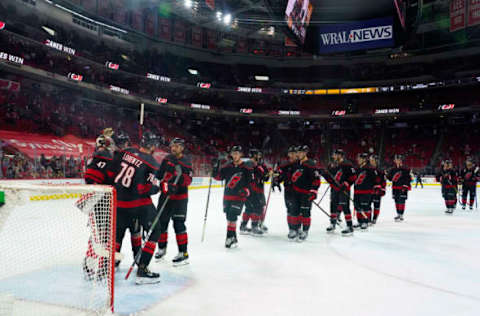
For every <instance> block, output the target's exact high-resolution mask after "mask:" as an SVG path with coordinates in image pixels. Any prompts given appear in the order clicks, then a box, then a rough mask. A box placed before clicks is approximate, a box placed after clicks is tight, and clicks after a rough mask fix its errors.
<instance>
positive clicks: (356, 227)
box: [353, 223, 362, 230]
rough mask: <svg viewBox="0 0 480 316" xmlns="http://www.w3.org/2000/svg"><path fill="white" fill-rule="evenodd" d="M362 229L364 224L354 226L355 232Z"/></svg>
mask: <svg viewBox="0 0 480 316" xmlns="http://www.w3.org/2000/svg"><path fill="white" fill-rule="evenodd" d="M361 227H362V224H360V223H356V224H354V225H353V229H354V230H359V229H360V228H361Z"/></svg>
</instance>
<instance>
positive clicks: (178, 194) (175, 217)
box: [155, 138, 193, 266]
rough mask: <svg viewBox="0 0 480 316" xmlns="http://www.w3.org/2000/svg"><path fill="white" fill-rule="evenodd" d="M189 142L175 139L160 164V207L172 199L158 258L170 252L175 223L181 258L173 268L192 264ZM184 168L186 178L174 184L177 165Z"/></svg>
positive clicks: (163, 221) (162, 222) (162, 220)
mask: <svg viewBox="0 0 480 316" xmlns="http://www.w3.org/2000/svg"><path fill="white" fill-rule="evenodd" d="M184 150H185V141H184V140H183V139H181V138H174V139H173V140H172V141H171V142H170V151H171V154H170V155H168V156H166V157H165V158H164V159H163V161H162V164H161V165H160V169H159V172H158V173H157V178H158V179H160V181H161V182H160V188H161V190H162V194H161V195H160V198H159V201H158V207H160V206H161V205H163V202H164V201H165V199H166V197H167V196H170V198H169V200H168V202H167V204H166V205H165V209H164V210H163V213H162V216H161V217H160V223H159V224H160V230H161V234H160V239H159V240H158V252H157V253H156V254H155V258H156V259H162V258H163V257H164V256H165V254H166V252H167V241H168V224H169V222H170V219H171V220H172V221H173V229H174V230H175V234H176V237H177V246H178V255H177V256H176V257H175V258H173V260H172V262H173V265H175V266H177V265H183V264H188V252H187V244H188V235H187V227H186V226H185V220H186V218H187V204H188V186H189V185H190V184H191V183H192V172H193V171H192V163H191V160H190V158H189V157H187V156H185V155H184ZM176 165H180V166H181V168H182V176H181V178H180V180H179V181H178V183H177V184H176V185H175V184H173V181H174V178H175V166H176Z"/></svg>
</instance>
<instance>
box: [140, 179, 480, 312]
mask: <svg viewBox="0 0 480 316" xmlns="http://www.w3.org/2000/svg"><path fill="white" fill-rule="evenodd" d="M325 189H326V186H323V187H322V188H321V190H320V192H321V193H323V190H325ZM439 191H440V188H439V187H428V188H425V189H413V191H412V192H411V193H410V198H409V200H408V201H407V206H406V215H405V218H406V219H405V222H403V223H395V222H394V221H393V217H394V213H395V211H394V204H393V201H392V199H391V194H390V192H387V195H386V196H385V197H384V199H383V200H382V203H383V204H382V210H381V214H380V217H379V220H378V224H377V225H376V226H375V227H373V228H371V229H370V230H369V231H368V232H355V235H354V236H353V237H351V238H346V237H342V236H340V234H339V233H337V234H335V235H327V234H326V233H325V228H326V226H328V218H327V217H326V216H325V215H324V214H323V213H321V212H320V211H319V210H318V209H317V208H316V207H315V206H314V207H313V209H312V227H311V230H310V235H309V238H308V240H307V241H306V242H304V243H301V244H300V243H292V242H288V241H287V240H286V234H287V225H286V211H285V207H284V203H283V196H282V195H281V194H279V193H274V194H272V197H271V201H270V203H271V204H270V206H269V210H268V214H267V219H266V223H267V225H268V227H269V229H270V231H269V234H268V235H267V236H265V237H263V238H255V237H251V236H240V237H239V248H238V249H234V250H227V249H225V248H224V246H223V243H224V239H225V232H226V222H225V218H224V215H223V212H222V190H221V189H215V190H213V191H212V192H213V194H212V199H211V201H210V202H211V204H210V210H209V214H208V221H207V234H206V240H205V242H204V243H201V242H200V239H201V228H202V223H203V215H204V206H205V201H206V191H205V190H194V191H191V193H190V196H191V199H190V205H189V213H188V219H187V225H188V231H189V253H190V258H191V259H190V261H191V264H190V265H189V266H185V267H182V268H173V267H171V265H170V262H169V259H171V258H172V257H173V256H174V255H175V254H176V253H177V249H176V244H175V240H174V239H173V237H174V235H173V231H172V228H170V238H169V241H170V244H169V247H168V255H167V257H168V258H167V259H168V260H167V261H165V262H164V263H162V264H156V263H154V264H152V269H155V270H157V271H160V273H161V272H162V271H170V270H174V271H175V272H177V271H180V270H181V271H182V273H183V274H184V275H185V276H188V277H190V278H191V279H193V283H192V285H191V286H190V287H188V288H186V289H185V290H184V291H182V292H180V293H177V294H176V295H174V296H172V297H170V298H169V299H167V300H165V301H163V302H159V303H158V305H156V306H155V307H153V308H152V309H150V310H149V311H148V312H147V313H146V315H159V314H160V313H161V314H163V315H180V316H184V315H209V316H210V315H219V316H220V315H229V316H232V315H322V314H328V315H338V316H340V315H348V316H352V315H379V316H385V315H389V316H392V315H402V316H404V315H436V316H438V315H480V215H479V213H480V212H479V211H473V212H470V211H461V210H457V211H456V212H455V213H454V215H453V216H447V215H445V213H444V210H445V207H444V204H443V200H442V198H441V195H440V192H439ZM328 197H329V194H327V197H326V198H325V200H324V201H323V202H322V203H321V206H322V207H323V208H324V209H325V210H326V211H329V198H328ZM159 287H161V285H159Z"/></svg>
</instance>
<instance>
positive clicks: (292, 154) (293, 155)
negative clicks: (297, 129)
mask: <svg viewBox="0 0 480 316" xmlns="http://www.w3.org/2000/svg"><path fill="white" fill-rule="evenodd" d="M287 155H288V161H287V162H286V163H284V164H282V165H280V166H278V167H277V170H276V171H275V173H274V177H273V183H274V184H276V185H278V186H279V187H280V183H282V182H283V188H284V191H283V196H284V200H285V206H286V208H287V224H288V226H289V228H290V227H291V226H292V225H293V224H295V222H296V217H295V216H294V212H295V211H294V197H293V194H294V193H293V184H292V174H293V172H294V171H295V170H296V164H297V149H296V147H295V146H290V147H289V148H288V153H287Z"/></svg>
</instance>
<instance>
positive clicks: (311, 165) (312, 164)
mask: <svg viewBox="0 0 480 316" xmlns="http://www.w3.org/2000/svg"><path fill="white" fill-rule="evenodd" d="M303 165H304V166H305V167H308V168H317V161H316V160H314V159H308V160H306V161H305V163H304V164H303Z"/></svg>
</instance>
